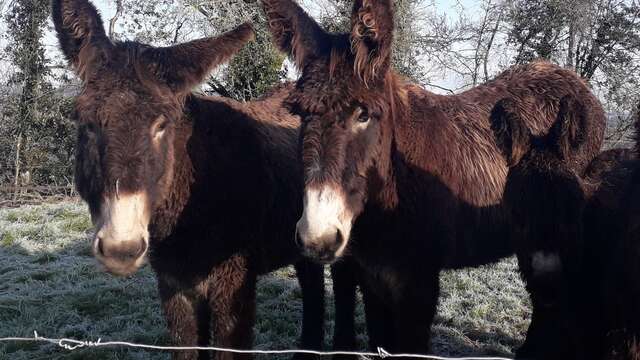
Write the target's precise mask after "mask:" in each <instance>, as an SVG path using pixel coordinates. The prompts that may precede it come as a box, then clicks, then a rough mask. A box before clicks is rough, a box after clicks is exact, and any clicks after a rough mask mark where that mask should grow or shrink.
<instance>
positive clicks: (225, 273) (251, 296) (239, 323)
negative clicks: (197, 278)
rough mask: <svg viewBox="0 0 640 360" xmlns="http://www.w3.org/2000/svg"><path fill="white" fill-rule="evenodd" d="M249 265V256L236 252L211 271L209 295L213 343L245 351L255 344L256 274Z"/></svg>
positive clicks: (222, 357)
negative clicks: (236, 253)
mask: <svg viewBox="0 0 640 360" xmlns="http://www.w3.org/2000/svg"><path fill="white" fill-rule="evenodd" d="M247 264H248V262H247V258H246V257H244V256H241V255H236V256H233V257H232V258H231V259H229V260H228V261H226V262H225V263H223V264H221V265H219V266H217V267H216V268H215V269H214V270H213V271H212V273H211V274H210V277H209V281H208V291H207V297H208V301H209V306H210V307H211V315H212V318H211V328H212V330H213V345H214V346H219V347H225V348H233V349H246V350H249V349H251V348H252V346H253V325H254V323H255V317H256V280H257V275H256V273H255V272H254V271H251V270H250V269H249V268H248V266H247ZM214 358H215V359H216V360H230V359H251V358H252V355H250V354H233V353H228V352H216V353H215V354H214Z"/></svg>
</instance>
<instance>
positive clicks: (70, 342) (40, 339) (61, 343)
mask: <svg viewBox="0 0 640 360" xmlns="http://www.w3.org/2000/svg"><path fill="white" fill-rule="evenodd" d="M3 342H5V343H7V342H29V343H49V344H54V345H57V346H58V347H60V348H63V349H65V350H68V351H74V350H78V349H82V348H100V347H112V348H113V347H129V348H136V349H145V350H159V351H193V350H198V351H217V352H226V353H233V354H252V355H287V354H308V355H317V356H335V355H343V356H358V357H360V358H364V359H369V358H380V359H385V358H398V357H402V358H415V359H429V360H513V359H511V358H506V357H495V356H494V357H477V356H472V357H447V356H437V355H424V354H410V353H389V352H387V351H386V350H384V349H383V348H381V347H379V348H377V351H376V352H360V351H316V350H301V349H286V350H243V349H232V348H225V347H217V346H159V345H148V344H138V343H132V342H128V341H102V340H101V339H100V338H98V340H97V341H86V340H76V339H69V338H59V339H56V338H47V337H44V336H40V335H39V334H38V332H37V331H34V332H33V337H29V338H27V337H6V338H0V343H3Z"/></svg>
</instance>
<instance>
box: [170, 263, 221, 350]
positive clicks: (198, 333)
mask: <svg viewBox="0 0 640 360" xmlns="http://www.w3.org/2000/svg"><path fill="white" fill-rule="evenodd" d="M190 290H191V291H189V293H187V292H185V291H184V290H183V289H179V288H177V287H174V286H171V285H170V284H169V282H167V281H166V279H165V278H164V277H163V276H161V275H158V292H159V294H160V300H161V302H162V309H163V312H164V315H165V318H166V320H167V326H168V328H169V336H170V338H171V341H172V343H173V344H174V345H177V346H208V345H209V338H210V334H211V331H210V329H209V321H210V312H209V308H208V306H207V305H206V303H205V301H204V300H203V299H201V298H197V297H196V296H194V293H195V289H190ZM172 358H173V359H174V360H196V359H198V360H206V359H209V354H208V353H207V352H206V351H200V352H198V351H195V350H193V351H192V350H188V351H176V352H174V353H173V354H172Z"/></svg>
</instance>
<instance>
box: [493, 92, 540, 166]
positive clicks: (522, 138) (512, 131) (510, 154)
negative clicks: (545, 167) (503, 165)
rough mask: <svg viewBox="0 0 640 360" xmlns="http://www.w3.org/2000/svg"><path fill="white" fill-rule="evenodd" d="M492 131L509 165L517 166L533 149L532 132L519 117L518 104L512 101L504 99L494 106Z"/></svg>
mask: <svg viewBox="0 0 640 360" xmlns="http://www.w3.org/2000/svg"><path fill="white" fill-rule="evenodd" d="M491 129H492V130H493V133H494V135H495V138H496V144H497V145H498V147H499V148H500V150H501V151H502V153H503V154H504V156H505V157H506V159H507V165H508V166H510V167H511V166H515V165H517V164H518V162H520V159H522V157H523V156H524V155H525V154H526V153H527V151H529V149H530V147H531V131H530V130H529V128H528V127H527V125H526V124H525V123H524V121H522V119H521V118H520V116H518V109H517V107H516V104H515V103H514V102H513V101H512V100H511V99H502V100H500V101H498V103H497V104H496V105H495V106H494V108H493V111H492V112H491Z"/></svg>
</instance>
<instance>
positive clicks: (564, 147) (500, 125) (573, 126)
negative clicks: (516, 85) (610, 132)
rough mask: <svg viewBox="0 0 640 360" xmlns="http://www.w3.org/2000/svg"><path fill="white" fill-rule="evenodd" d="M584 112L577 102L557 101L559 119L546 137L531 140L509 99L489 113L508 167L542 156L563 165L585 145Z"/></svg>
mask: <svg viewBox="0 0 640 360" xmlns="http://www.w3.org/2000/svg"><path fill="white" fill-rule="evenodd" d="M585 111H586V109H585V108H584V106H583V105H582V103H580V102H579V101H575V100H574V99H572V98H570V97H568V96H567V97H564V98H562V99H561V100H560V105H559V109H558V115H557V118H556V121H555V122H554V124H553V126H552V127H551V129H550V130H549V132H548V133H547V134H546V135H542V136H534V135H533V134H532V133H531V131H530V130H529V128H528V127H527V125H526V124H525V122H524V120H523V119H522V118H521V117H520V116H519V114H520V110H519V109H518V108H517V104H516V103H515V102H514V101H513V100H511V99H508V98H507V99H502V100H500V101H498V103H497V104H496V105H495V106H494V108H493V111H492V113H491V127H492V129H493V132H494V134H495V137H496V143H497V144H498V146H499V147H500V149H501V150H502V153H503V154H504V155H505V157H506V159H507V164H508V165H509V166H510V167H513V166H516V165H518V164H519V163H520V162H521V161H523V159H525V160H527V159H531V158H533V157H535V156H542V154H545V157H546V158H554V159H556V160H558V161H562V162H566V161H568V159H569V158H570V155H571V153H572V152H575V151H576V149H577V148H579V147H580V146H582V145H583V144H584V142H585V139H584V136H583V134H584V130H583V129H584V127H585V126H586V121H587V120H586V116H585Z"/></svg>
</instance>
